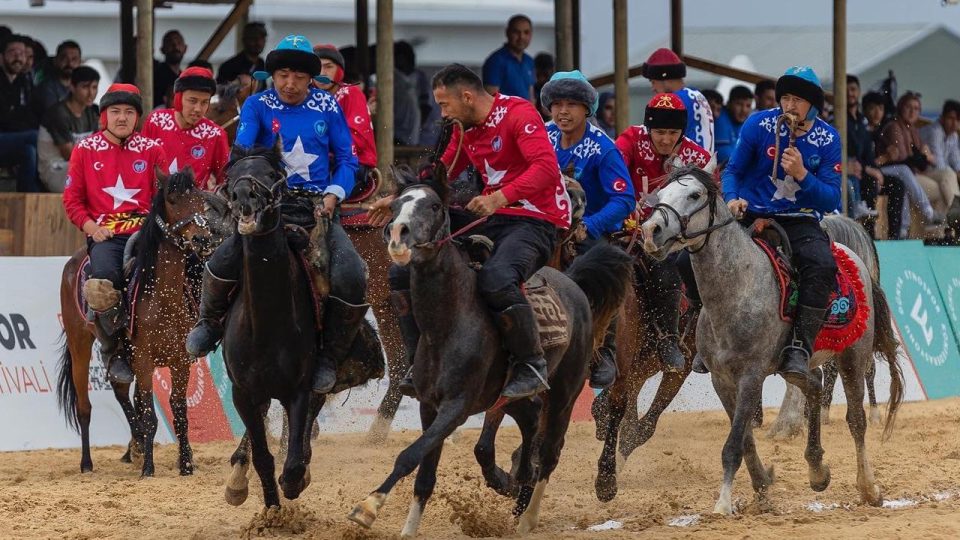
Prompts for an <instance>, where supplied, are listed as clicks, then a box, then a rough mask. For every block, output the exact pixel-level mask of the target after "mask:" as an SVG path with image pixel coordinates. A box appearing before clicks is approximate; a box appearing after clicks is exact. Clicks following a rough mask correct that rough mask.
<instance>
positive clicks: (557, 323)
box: [523, 275, 570, 349]
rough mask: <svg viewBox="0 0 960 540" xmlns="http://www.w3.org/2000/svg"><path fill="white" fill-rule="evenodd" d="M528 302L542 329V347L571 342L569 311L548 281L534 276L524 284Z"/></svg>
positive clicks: (558, 345) (557, 345)
mask: <svg viewBox="0 0 960 540" xmlns="http://www.w3.org/2000/svg"><path fill="white" fill-rule="evenodd" d="M523 288H524V291H525V292H526V296H527V301H528V302H530V306H531V307H532V308H533V312H534V313H535V314H536V315H537V326H538V327H539V328H540V346H541V347H543V348H544V349H547V348H550V347H560V346H563V345H566V344H567V342H568V341H569V340H570V334H569V333H568V332H567V310H566V309H564V307H563V304H562V303H561V302H560V297H559V296H558V295H557V292H556V291H554V290H553V287H550V286H549V285H548V284H547V281H546V280H545V279H544V278H543V277H541V276H539V275H534V276H533V277H531V278H530V279H529V280H527V282H526V283H525V284H524V287H523Z"/></svg>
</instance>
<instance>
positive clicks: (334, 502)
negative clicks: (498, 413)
mask: <svg viewBox="0 0 960 540" xmlns="http://www.w3.org/2000/svg"><path fill="white" fill-rule="evenodd" d="M844 412H845V410H844V408H843V407H840V406H838V407H835V408H834V410H833V414H832V418H833V423H831V424H830V425H828V426H825V428H824V436H823V442H824V447H825V449H826V452H827V453H826V462H827V463H828V464H829V465H830V467H831V469H832V473H833V481H832V484H831V485H830V487H829V488H828V489H827V490H826V491H825V492H823V493H819V494H818V493H814V492H813V491H811V490H810V488H809V486H808V485H807V468H806V463H805V462H804V460H803V442H802V441H801V440H793V441H789V442H777V443H775V442H772V441H769V440H767V439H766V438H764V437H760V438H759V442H758V445H759V449H760V455H761V457H762V458H763V459H764V463H765V464H774V465H775V467H776V474H777V481H776V483H775V484H774V486H773V488H772V489H771V492H770V493H769V495H768V496H767V497H766V499H765V500H764V501H756V500H755V499H754V496H753V493H752V491H751V489H750V482H749V477H748V475H747V472H746V469H745V468H743V467H741V469H740V471H739V472H738V475H737V481H736V484H735V493H734V496H735V498H736V499H737V502H738V507H739V512H738V514H737V515H735V516H733V517H728V518H721V517H715V516H712V515H711V514H710V511H711V510H712V508H713V504H714V500H715V497H716V494H717V490H718V488H719V484H720V478H721V468H720V448H721V446H722V444H723V440H724V438H725V437H726V434H727V421H726V418H725V416H724V415H723V414H722V413H720V412H709V413H672V414H666V415H664V417H663V419H662V420H661V422H660V426H659V429H658V432H657V434H656V435H655V436H654V437H653V439H652V440H651V441H650V442H649V443H648V444H647V446H645V447H643V448H640V449H638V450H637V451H636V452H635V453H634V454H633V456H631V458H630V461H629V462H628V463H627V467H626V470H625V471H624V472H623V473H622V474H621V477H620V492H619V495H618V496H617V498H616V499H614V501H613V502H611V503H608V504H602V503H600V502H598V501H597V499H596V497H595V495H594V492H593V480H594V476H595V469H596V460H597V457H598V456H599V452H600V443H599V442H598V441H596V440H595V439H594V437H593V425H592V424H587V423H584V424H578V425H576V426H574V427H573V428H572V429H571V433H570V434H569V436H568V438H567V443H566V447H565V449H564V453H563V458H562V459H561V461H560V466H559V468H558V470H557V472H556V473H555V474H554V476H553V481H552V482H551V483H550V486H549V489H548V490H547V493H546V497H545V499H544V504H543V510H542V512H541V519H540V528H539V529H538V531H537V532H536V534H533V535H531V536H530V538H538V539H547V538H550V539H554V538H571V539H581V538H601V539H610V540H614V539H622V538H676V537H696V538H717V537H721V536H723V537H735V538H748V537H749V538H768V537H769V538H773V537H777V538H783V537H816V538H826V537H832V538H850V537H861V538H908V537H909V538H937V537H942V538H958V537H960V444H958V443H960V399H950V400H942V401H934V402H923V403H907V404H905V405H904V407H903V410H902V412H901V415H900V418H899V422H898V424H897V425H898V427H897V430H896V432H895V434H894V437H893V439H892V440H890V441H889V442H887V443H885V444H882V445H881V444H880V428H878V427H871V429H870V432H869V437H868V449H869V452H870V457H871V459H872V460H873V464H874V467H875V469H876V473H877V478H878V480H879V482H880V484H881V485H882V487H883V491H884V495H885V498H886V500H887V501H888V502H887V506H888V507H886V508H871V507H864V506H862V505H861V504H860V503H859V497H858V495H857V491H856V487H855V479H856V468H855V466H856V458H855V455H854V451H853V444H852V441H851V438H850V435H849V432H848V430H847V426H846V422H844V421H842V418H843V414H844ZM773 414H774V411H767V419H768V420H769V419H772V418H773ZM416 435H417V434H416V433H414V432H405V433H396V434H394V435H393V436H392V437H391V439H390V440H389V441H388V442H387V443H385V444H382V445H379V446H376V447H369V446H365V445H364V444H363V443H364V439H363V436H361V435H346V436H323V437H321V438H320V439H319V440H318V441H317V442H316V443H315V452H314V463H313V468H312V473H313V475H312V476H313V484H312V485H311V486H310V487H309V488H308V489H307V491H306V492H305V493H304V494H303V495H302V496H301V498H300V499H299V500H297V501H295V502H291V503H287V504H286V505H285V506H284V509H283V511H282V512H281V514H280V515H279V516H277V515H274V516H271V517H269V518H265V517H264V516H263V515H261V510H262V507H261V504H262V503H261V502H260V501H261V492H260V487H259V482H258V481H257V480H256V479H255V478H256V476H255V474H253V470H252V468H251V476H252V478H254V479H253V480H251V482H250V492H251V495H250V498H249V499H248V500H247V502H246V503H245V505H244V506H242V507H239V508H234V507H231V506H228V505H227V504H226V503H225V502H224V500H223V487H224V478H225V475H226V473H227V460H228V457H229V455H230V453H231V452H232V450H233V447H232V446H231V445H229V444H224V443H217V444H205V445H195V446H194V452H195V457H196V460H195V461H196V466H197V472H196V475H195V476H193V477H189V478H180V477H179V476H177V471H176V468H175V460H176V448H175V446H174V445H167V446H163V447H161V448H160V449H159V451H158V452H157V454H156V460H157V461H156V463H157V476H156V477H155V478H150V479H145V480H139V479H138V475H139V467H137V466H131V465H128V464H123V463H120V462H119V460H118V458H119V457H120V455H121V449H120V448H119V447H110V448H98V449H95V450H94V452H93V459H94V466H95V472H94V473H93V474H87V475H83V476H81V475H80V474H79V472H78V471H79V457H80V455H79V450H46V451H33V452H11V453H3V454H0V523H2V525H0V537H3V538H75V539H79V538H177V539H181V538H198V539H199V538H202V539H209V538H236V537H256V536H263V537H282V538H288V537H295V538H395V537H397V535H398V534H399V531H400V528H401V526H402V524H403V521H404V520H405V518H406V513H407V506H408V504H409V501H410V497H411V491H412V476H411V477H410V478H409V479H407V480H404V481H403V482H401V483H400V484H399V485H398V486H397V488H396V489H395V490H394V492H393V495H392V496H391V498H390V499H389V500H388V502H387V505H386V506H385V507H384V508H383V510H381V513H380V519H379V520H378V521H377V522H376V523H375V524H374V528H373V529H372V530H371V531H364V530H361V529H360V528H359V527H358V526H356V525H354V524H353V523H351V522H348V521H347V520H346V515H347V512H348V511H349V510H350V509H351V508H352V507H353V505H354V504H355V503H357V502H359V501H360V500H362V499H363V498H364V497H365V496H366V494H367V493H368V492H369V491H371V490H372V489H374V488H375V487H376V486H377V485H379V483H380V482H381V480H382V479H383V478H384V477H385V476H386V474H387V473H388V471H389V469H390V468H391V466H392V464H393V459H394V457H395V456H396V455H397V453H399V452H400V451H401V450H402V449H403V448H404V446H405V445H406V444H407V443H408V442H409V441H411V440H413V439H414V438H415V437H416ZM476 437H477V431H473V430H471V431H467V432H465V433H464V435H463V436H462V437H461V438H460V439H459V440H458V441H456V442H455V443H448V444H447V445H446V446H445V450H444V454H443V459H442V461H441V464H440V475H439V481H438V484H437V491H436V493H435V495H434V498H433V499H431V501H430V503H429V504H428V506H427V510H426V513H425V515H424V520H423V524H422V526H421V528H420V537H421V538H466V537H483V536H494V537H500V536H511V535H512V530H513V520H512V518H511V516H510V508H511V503H510V501H508V500H506V499H504V498H501V497H499V496H498V495H496V494H494V493H493V492H492V491H490V490H489V489H487V488H486V487H484V486H483V484H482V480H481V479H480V471H479V467H478V466H477V465H476V462H475V461H474V457H473V452H472V448H473V443H474V442H475V441H476ZM499 442H500V445H499V453H500V454H501V457H500V462H501V463H505V462H506V460H507V456H506V451H507V449H512V448H513V447H514V446H515V445H516V444H517V442H518V435H517V432H516V430H514V429H504V430H503V432H502V433H501V437H500V441H499ZM814 508H816V509H819V510H820V511H819V512H817V511H814ZM695 515H697V516H699V519H698V520H697V521H696V523H695V524H693V525H688V526H685V527H679V526H676V525H677V523H676V522H674V524H673V525H671V524H670V522H671V521H673V520H676V519H677V518H682V517H683V516H695ZM608 520H614V521H617V522H619V523H621V524H622V528H620V529H619V530H606V531H602V532H598V531H591V530H587V527H590V526H594V525H598V524H602V523H604V522H606V521H608ZM681 521H683V520H681ZM687 521H690V520H689V519H688V520H687Z"/></svg>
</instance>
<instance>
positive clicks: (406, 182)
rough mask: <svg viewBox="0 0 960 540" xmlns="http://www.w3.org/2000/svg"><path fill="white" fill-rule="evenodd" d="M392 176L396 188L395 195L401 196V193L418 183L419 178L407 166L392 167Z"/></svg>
mask: <svg viewBox="0 0 960 540" xmlns="http://www.w3.org/2000/svg"><path fill="white" fill-rule="evenodd" d="M390 176H392V177H393V181H394V182H393V183H394V186H395V191H394V195H399V194H400V192H401V191H403V190H405V189H407V188H408V187H410V186H412V185H413V184H416V183H417V181H418V180H417V176H416V175H415V174H413V171H412V170H411V169H410V167H409V166H407V165H391V166H390Z"/></svg>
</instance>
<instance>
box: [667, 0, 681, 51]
mask: <svg viewBox="0 0 960 540" xmlns="http://www.w3.org/2000/svg"><path fill="white" fill-rule="evenodd" d="M670 49H671V50H673V52H675V53H677V56H682V55H683V0H670Z"/></svg>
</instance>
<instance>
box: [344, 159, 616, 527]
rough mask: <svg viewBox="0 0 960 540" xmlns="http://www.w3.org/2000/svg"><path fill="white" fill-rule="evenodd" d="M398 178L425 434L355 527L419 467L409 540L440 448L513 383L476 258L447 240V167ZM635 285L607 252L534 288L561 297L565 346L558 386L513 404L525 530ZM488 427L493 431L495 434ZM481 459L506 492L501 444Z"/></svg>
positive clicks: (402, 252)
mask: <svg viewBox="0 0 960 540" xmlns="http://www.w3.org/2000/svg"><path fill="white" fill-rule="evenodd" d="M397 175H398V181H405V183H406V186H405V189H404V190H403V192H401V195H400V196H399V197H398V198H397V199H396V201H394V203H393V214H394V216H395V218H394V220H393V222H392V223H391V224H390V225H389V226H388V230H389V231H390V237H391V238H390V246H389V252H390V255H391V258H393V260H394V261H395V262H397V263H398V264H410V265H411V276H410V280H411V300H412V310H413V313H414V315H415V317H416V319H417V323H418V326H419V327H420V329H421V336H420V340H419V345H418V348H417V351H416V360H415V362H414V373H413V377H414V382H415V386H416V388H417V394H418V396H419V399H420V419H421V422H422V424H423V430H424V431H423V434H422V435H421V436H420V437H419V438H418V439H417V440H416V441H415V442H414V443H413V444H412V445H410V446H409V447H407V449H406V450H404V451H403V452H401V454H400V455H399V456H398V458H397V460H396V463H395V465H394V469H393V472H392V473H391V474H390V476H389V477H388V478H387V479H386V480H385V481H384V482H383V484H382V485H381V486H380V487H379V488H377V489H376V491H374V492H373V493H372V494H370V496H369V497H367V499H366V500H365V501H363V502H361V503H360V504H358V505H357V506H356V507H355V508H354V510H353V512H352V513H351V514H350V519H351V520H353V521H355V522H357V523H359V524H360V525H362V526H364V527H370V526H371V525H372V524H373V522H374V520H375V519H376V517H377V512H378V511H379V509H380V507H382V506H383V504H384V503H385V501H386V498H387V495H388V494H389V492H390V491H391V490H392V489H393V487H394V485H395V484H396V483H397V482H398V481H399V480H400V479H401V478H403V477H405V476H407V475H408V474H410V473H411V472H413V470H414V469H415V468H417V467H418V466H419V471H418V472H417V478H416V482H415V485H414V500H413V502H412V503H411V506H410V513H409V515H408V517H407V522H406V524H405V525H404V528H403V532H402V535H403V537H412V536H414V535H416V532H417V529H418V528H419V525H420V519H421V517H422V514H423V508H424V506H425V505H426V503H427V500H428V499H429V498H430V496H431V494H432V493H433V488H434V485H435V483H436V472H437V465H438V463H439V461H440V453H441V451H442V449H443V440H444V439H445V438H446V437H447V436H448V435H450V434H451V433H453V431H454V430H455V429H456V428H457V427H458V426H460V425H461V424H463V422H465V421H466V419H467V418H468V417H469V416H470V415H473V414H476V413H479V412H484V411H488V410H490V409H491V408H494V407H495V406H496V405H497V404H498V399H499V396H500V391H501V389H502V388H503V384H504V381H505V380H506V376H507V352H506V350H505V349H504V348H503V347H502V342H501V336H500V333H499V331H498V330H497V327H496V326H495V325H494V322H493V319H492V316H491V314H490V313H489V311H488V309H487V308H486V307H485V305H484V303H483V301H482V300H481V298H480V295H479V291H478V288H477V279H476V275H475V272H474V271H473V270H472V269H471V268H470V265H469V260H468V257H467V256H466V254H465V253H464V252H463V251H461V250H460V249H458V248H457V247H456V246H455V245H453V244H452V243H449V242H448V240H449V239H450V237H449V235H450V231H449V215H448V213H447V208H446V206H447V192H448V186H447V179H446V171H445V169H444V167H443V166H442V165H438V166H437V167H436V169H435V173H434V177H433V178H432V179H431V180H430V181H429V182H428V183H425V184H417V183H416V180H415V178H414V176H413V174H412V173H411V172H410V171H409V170H407V171H398V172H397ZM631 279H632V273H631V261H630V258H629V257H628V256H627V255H626V254H625V253H624V252H623V251H621V250H619V249H617V248H614V247H610V246H605V247H597V248H595V249H593V250H591V251H590V252H588V253H587V254H586V255H584V256H583V257H580V258H579V259H577V260H576V262H574V264H573V266H571V268H570V270H569V271H568V272H567V273H566V274H563V273H561V272H560V271H558V270H555V269H553V268H543V269H541V270H540V271H539V272H538V273H537V274H535V275H534V276H533V277H532V278H531V279H530V280H528V281H527V288H528V294H530V291H531V289H532V288H533V287H535V286H536V287H539V284H540V283H543V284H545V286H546V287H549V288H550V289H552V290H553V291H554V293H555V294H556V298H557V301H556V304H555V305H556V307H557V311H558V312H562V313H563V314H565V316H566V319H565V320H564V322H563V323H562V324H561V325H560V327H561V328H562V332H565V335H566V336H567V338H568V339H567V340H566V341H565V342H559V343H557V344H554V345H551V346H547V347H544V352H545V356H546V358H547V362H548V365H549V385H550V389H549V390H548V391H545V392H543V393H542V394H541V395H540V396H539V397H537V398H535V399H533V400H529V399H525V400H518V401H514V402H511V403H508V404H507V405H506V410H507V412H508V413H509V414H511V416H513V417H514V418H515V419H516V420H517V423H518V424H519V426H520V431H521V435H522V438H523V440H522V444H521V448H520V455H519V462H518V467H517V469H516V471H517V472H516V477H515V478H514V479H511V480H513V481H515V482H516V484H517V485H519V490H518V491H519V497H518V499H517V507H516V509H515V513H516V514H518V515H520V523H519V530H520V532H521V533H523V532H527V531H530V530H532V529H533V528H535V527H536V525H537V521H538V514H539V508H540V501H541V499H542V497H543V493H544V490H545V488H546V484H547V482H548V481H549V478H550V475H551V473H552V472H553V471H554V469H555V468H556V466H557V462H558V461H559V458H560V450H561V448H562V447H563V440H564V436H565V435H566V431H567V427H568V425H569V422H570V414H571V413H572V412H573V406H574V404H575V402H576V399H577V396H578V395H579V393H580V391H581V390H582V388H583V385H584V381H585V379H586V375H587V371H588V369H589V363H590V358H591V354H592V352H593V349H594V341H595V338H598V337H599V338H602V336H603V335H604V331H603V330H604V329H605V328H606V327H607V324H608V323H609V321H610V318H611V317H612V316H613V314H614V313H615V312H616V311H617V310H618V309H619V308H620V305H621V303H622V302H623V298H624V295H625V293H626V289H627V287H628V286H629V283H630V281H631ZM535 283H537V285H535ZM487 428H490V429H493V430H495V429H496V426H495V425H493V426H485V429H487ZM490 440H492V437H491V439H490ZM535 453H536V454H537V456H536V457H534V454H535ZM477 458H478V461H480V462H481V466H482V468H483V469H484V476H485V477H486V478H487V480H488V483H490V484H491V485H496V484H500V487H501V488H503V487H504V486H503V485H502V484H503V478H502V476H504V475H502V474H494V476H493V477H491V476H490V474H489V473H490V472H495V473H496V471H498V469H497V468H496V466H495V464H494V463H492V461H493V458H494V455H493V452H492V447H488V448H478V449H477ZM535 463H536V465H535ZM501 473H502V472H501ZM497 476H500V478H497ZM498 491H500V489H498ZM521 514H522V515H521Z"/></svg>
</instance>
